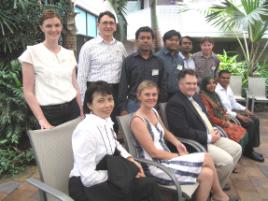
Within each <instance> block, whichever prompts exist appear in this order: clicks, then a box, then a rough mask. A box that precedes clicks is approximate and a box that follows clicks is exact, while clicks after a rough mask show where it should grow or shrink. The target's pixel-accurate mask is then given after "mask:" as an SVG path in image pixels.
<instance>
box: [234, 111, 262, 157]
mask: <svg viewBox="0 0 268 201" xmlns="http://www.w3.org/2000/svg"><path fill="white" fill-rule="evenodd" d="M250 119H251V121H250V122H243V121H241V120H239V121H240V123H241V125H242V126H243V127H244V128H245V129H246V130H247V132H248V143H247V145H246V147H245V152H251V151H253V148H254V147H258V146H259V145H260V120H259V118H258V117H256V116H255V115H253V116H251V117H250Z"/></svg>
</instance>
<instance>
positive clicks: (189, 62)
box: [179, 36, 195, 70]
mask: <svg viewBox="0 0 268 201" xmlns="http://www.w3.org/2000/svg"><path fill="white" fill-rule="evenodd" d="M180 49H181V51H180V53H179V55H180V57H181V58H182V60H183V62H184V68H185V69H193V70H195V64H194V60H193V58H192V54H191V51H192V49H193V41H192V38H191V37H190V36H183V37H182V38H181V40H180Z"/></svg>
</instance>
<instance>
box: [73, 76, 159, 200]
mask: <svg viewBox="0 0 268 201" xmlns="http://www.w3.org/2000/svg"><path fill="white" fill-rule="evenodd" d="M113 109H114V98H113V95H112V89H111V87H110V86H109V84H108V83H106V82H104V81H97V82H95V83H93V84H91V85H90V86H89V87H88V88H87V90H86V93H85V98H84V111H85V113H86V117H85V119H84V120H82V121H81V122H80V123H79V124H78V126H77V127H76V129H75V130H74V132H73V136H72V148H73V155H74V166H73V169H72V170H71V173H70V180H69V194H70V196H71V197H72V198H73V199H74V200H76V201H91V200H93V201H160V194H159V191H158V186H157V184H156V183H155V182H154V180H153V179H152V178H148V177H144V172H143V169H142V167H141V165H140V164H139V163H137V162H136V161H135V160H134V159H133V158H132V156H131V155H130V154H129V153H128V152H127V151H126V150H125V149H124V147H123V146H121V145H120V143H119V142H118V141H117V140H116V136H115V133H114V131H113V122H112V120H111V118H110V115H111V113H112V111H113ZM107 155H108V156H112V157H113V156H116V157H120V158H121V157H123V158H125V159H127V160H128V161H130V162H127V160H125V159H123V160H124V161H126V162H127V163H129V164H130V166H131V167H134V168H135V169H136V170H137V171H135V172H134V174H135V175H134V174H132V176H133V177H132V179H131V180H130V182H129V184H130V185H127V186H129V188H127V189H126V190H127V191H126V190H124V191H123V190H121V188H118V187H117V186H115V185H114V184H113V182H112V181H111V178H110V176H109V175H112V176H113V177H114V174H113V173H114V172H112V173H111V172H110V173H109V172H108V171H107V170H105V169H104V170H103V169H99V168H98V167H99V164H101V163H103V159H104V158H105V157H106V156H107ZM133 163H134V164H133ZM107 166H108V165H107ZM115 166H116V167H115V169H116V171H118V170H119V175H120V178H124V179H127V180H128V178H129V174H128V175H125V174H122V173H121V172H124V173H126V171H121V170H122V166H121V164H120V165H119V163H117V161H116V163H115ZM123 168H124V167H123ZM127 169H128V167H127ZM123 170H124V169H123ZM126 174H127V173H126ZM116 175H117V173H116ZM124 184H125V182H124ZM126 192H127V193H126Z"/></svg>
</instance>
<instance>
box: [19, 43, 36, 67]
mask: <svg viewBox="0 0 268 201" xmlns="http://www.w3.org/2000/svg"><path fill="white" fill-rule="evenodd" d="M18 60H19V62H20V63H21V64H22V63H23V62H25V63H29V64H33V59H32V54H31V46H27V49H26V50H25V51H24V52H23V53H22V54H21V55H20V56H19V58H18Z"/></svg>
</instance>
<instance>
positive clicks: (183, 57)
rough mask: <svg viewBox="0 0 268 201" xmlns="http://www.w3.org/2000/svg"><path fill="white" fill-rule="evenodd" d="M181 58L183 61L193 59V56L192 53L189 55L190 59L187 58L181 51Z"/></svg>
mask: <svg viewBox="0 0 268 201" xmlns="http://www.w3.org/2000/svg"><path fill="white" fill-rule="evenodd" d="M179 56H180V57H181V58H182V59H183V60H187V59H192V54H191V53H190V54H189V57H188V58H186V57H185V56H184V55H183V54H182V52H181V51H180V52H179Z"/></svg>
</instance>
